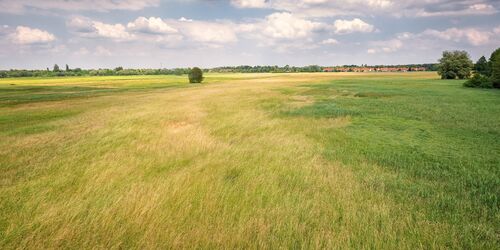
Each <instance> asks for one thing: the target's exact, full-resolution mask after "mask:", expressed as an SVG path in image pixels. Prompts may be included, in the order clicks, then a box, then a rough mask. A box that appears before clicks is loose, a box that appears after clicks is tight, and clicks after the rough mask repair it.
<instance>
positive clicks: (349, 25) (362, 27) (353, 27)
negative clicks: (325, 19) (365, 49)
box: [333, 18, 375, 34]
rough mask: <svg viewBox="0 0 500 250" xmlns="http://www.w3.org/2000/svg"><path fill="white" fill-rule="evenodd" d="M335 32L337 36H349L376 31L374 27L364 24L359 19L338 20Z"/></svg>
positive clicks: (334, 26)
mask: <svg viewBox="0 0 500 250" xmlns="http://www.w3.org/2000/svg"><path fill="white" fill-rule="evenodd" d="M333 30H334V31H335V33H337V34H348V33H353V32H362V33H368V32H373V31H375V28H374V27H373V25H371V24H368V23H366V22H364V21H363V20H361V19H359V18H355V19H353V20H351V21H349V20H336V21H335V22H334V24H333Z"/></svg>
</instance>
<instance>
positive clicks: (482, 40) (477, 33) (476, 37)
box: [422, 28, 492, 46]
mask: <svg viewBox="0 0 500 250" xmlns="http://www.w3.org/2000/svg"><path fill="white" fill-rule="evenodd" d="M422 34H423V35H427V36H433V37H437V38H440V39H442V40H448V41H454V42H460V41H463V40H466V41H467V42H468V43H470V44H471V45H475V46H479V45H484V44H487V43H489V42H490V38H491V36H492V33H491V32H488V31H481V30H479V29H475V28H465V29H459V28H450V29H446V30H443V31H438V30H434V29H428V30H426V31H424V32H423V33H422Z"/></svg>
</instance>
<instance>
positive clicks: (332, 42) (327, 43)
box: [321, 38, 339, 45]
mask: <svg viewBox="0 0 500 250" xmlns="http://www.w3.org/2000/svg"><path fill="white" fill-rule="evenodd" d="M321 44H323V45H335V44H339V41H337V40H336V39H333V38H329V39H326V40H323V41H321Z"/></svg>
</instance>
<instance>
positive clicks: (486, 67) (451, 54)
mask: <svg viewBox="0 0 500 250" xmlns="http://www.w3.org/2000/svg"><path fill="white" fill-rule="evenodd" d="M438 74H439V75H440V76H441V79H468V80H467V81H466V82H464V86H465V87H472V88H500V48H498V49H496V50H495V51H494V52H493V53H491V56H490V58H489V60H486V57H484V56H482V57H481V58H479V60H477V62H476V63H473V62H472V60H471V59H470V57H469V54H468V53H467V52H466V51H444V52H443V56H442V57H441V59H439V65H438Z"/></svg>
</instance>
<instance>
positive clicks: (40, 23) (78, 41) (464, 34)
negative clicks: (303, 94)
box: [0, 0, 500, 69]
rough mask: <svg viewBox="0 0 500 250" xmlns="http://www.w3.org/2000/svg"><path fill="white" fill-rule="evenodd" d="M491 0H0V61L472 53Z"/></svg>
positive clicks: (86, 63)
mask: <svg viewBox="0 0 500 250" xmlns="http://www.w3.org/2000/svg"><path fill="white" fill-rule="evenodd" d="M499 11H500V1H495V0H420V1H413V0H399V1H396V0H338V1H329V0H184V1H180V0H142V1H139V0H122V1H118V0H44V1H40V0H38V1H30V0H16V1H12V0H0V68H1V69H10V68H29V69H44V68H46V67H52V65H53V64H55V63H57V64H59V65H64V64H69V65H70V67H81V68H114V67H117V66H123V67H133V68H159V67H166V68H173V67H192V66H201V67H215V66H224V65H286V64H289V65H295V66H302V65H310V64H319V65H328V66H330V65H343V64H406V63H432V62H436V61H437V59H438V58H439V57H440V54H441V52H442V51H443V50H455V49H460V50H466V51H468V52H469V53H470V54H471V57H472V59H473V60H477V59H478V58H479V57H480V56H481V55H486V56H487V57H488V56H489V54H490V53H491V52H492V51H493V50H494V49H496V48H498V47H499V45H500V13H499Z"/></svg>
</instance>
